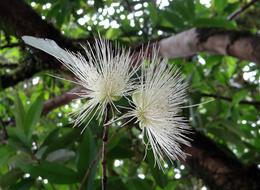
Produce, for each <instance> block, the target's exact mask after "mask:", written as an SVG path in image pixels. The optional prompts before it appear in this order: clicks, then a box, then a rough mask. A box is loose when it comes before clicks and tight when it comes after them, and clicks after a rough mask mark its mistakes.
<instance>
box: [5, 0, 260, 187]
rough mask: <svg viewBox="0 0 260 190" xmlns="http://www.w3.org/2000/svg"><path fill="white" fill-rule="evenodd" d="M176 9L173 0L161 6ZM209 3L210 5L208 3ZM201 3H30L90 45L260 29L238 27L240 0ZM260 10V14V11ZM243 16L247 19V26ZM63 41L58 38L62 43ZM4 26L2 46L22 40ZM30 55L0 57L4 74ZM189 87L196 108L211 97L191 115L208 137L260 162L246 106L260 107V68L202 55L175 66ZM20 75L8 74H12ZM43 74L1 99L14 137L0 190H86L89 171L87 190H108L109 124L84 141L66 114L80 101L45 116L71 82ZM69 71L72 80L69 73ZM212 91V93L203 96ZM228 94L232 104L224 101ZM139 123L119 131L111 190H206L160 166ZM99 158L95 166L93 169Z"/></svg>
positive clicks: (258, 133)
mask: <svg viewBox="0 0 260 190" xmlns="http://www.w3.org/2000/svg"><path fill="white" fill-rule="evenodd" d="M163 2H168V1H163ZM201 2H202V1H201ZM201 2H200V1H198V0H194V1H193V0H174V1H169V2H168V3H165V4H164V6H163V4H162V3H161V4H155V3H154V1H147V2H146V1H132V0H131V1H130V0H129V1H128V0H125V1H122V2H121V1H120V2H119V1H118V2H114V1H112V0H108V1H101V0H88V1H84V0H75V1H71V0H33V1H31V0H27V3H28V4H30V5H31V6H32V7H33V8H34V9H35V10H36V11H37V12H38V13H39V14H40V15H42V18H43V19H46V20H48V21H49V22H51V23H53V24H54V25H55V26H56V27H57V28H58V29H59V30H60V31H62V33H63V34H64V35H65V36H69V37H72V38H86V37H91V36H92V35H97V33H98V32H99V33H100V35H101V36H102V37H105V38H108V39H111V40H117V41H119V42H120V43H122V44H124V45H127V46H137V45H138V44H140V43H142V42H147V41H148V40H152V39H157V38H159V37H163V36H168V35H170V34H172V33H177V32H181V31H183V30H185V29H189V28H191V27H221V28H227V29H240V28H245V25H243V24H244V23H246V27H247V28H249V29H250V30H251V31H256V30H257V28H256V23H252V20H251V19H250V20H247V18H246V17H242V18H241V19H240V20H239V21H238V22H236V21H228V20H227V16H228V15H230V14H231V13H232V12H234V11H235V10H236V9H238V8H239V7H240V6H241V2H240V1H238V0H221V1H219V0H212V1H211V5H209V6H208V5H205V4H202V3H201ZM258 9H259V7H258ZM243 19H244V20H243ZM54 40H55V39H54ZM19 41H20V39H17V38H16V37H14V36H13V35H12V34H10V33H8V30H6V29H5V28H3V29H1V30H0V44H1V45H5V44H13V43H17V42H19ZM25 56H26V53H25V51H24V50H23V49H20V48H18V47H11V48H4V49H1V50H0V67H1V64H4V63H6V62H12V63H13V62H14V63H15V62H19V61H20V60H21V59H23V58H24V57H25ZM169 64H175V65H177V66H179V67H180V68H181V70H182V72H183V73H184V75H185V77H186V78H187V80H188V81H189V83H190V103H191V104H197V103H201V102H205V101H207V100H211V99H212V98H211V97H210V96H211V95H212V96H213V97H215V99H214V101H211V102H209V103H207V104H202V105H199V106H197V107H192V108H190V109H186V110H185V111H184V114H185V115H187V116H188V117H190V120H191V125H192V127H194V128H195V129H197V130H200V131H203V132H204V134H206V135H207V136H209V137H210V138H211V139H212V140H214V141H215V142H217V143H219V144H220V145H221V147H223V149H229V150H231V151H232V152H233V153H234V155H233V156H236V157H238V158H239V160H240V161H241V162H243V163H253V162H255V161H256V160H259V159H260V155H259V152H260V128H259V127H260V115H259V105H258V107H257V106H256V105H254V104H244V103H242V101H253V100H254V101H260V94H259V82H260V80H259V74H260V73H259V69H258V68H257V65H256V64H255V63H251V62H250V63H249V62H247V61H240V60H237V59H235V58H232V57H228V56H217V55H208V54H205V53H201V54H199V55H197V56H195V57H193V58H191V59H174V60H170V61H169ZM10 72H12V68H4V67H3V68H2V67H1V68H0V73H1V74H5V73H10ZM48 74H50V72H49V71H47V72H42V73H39V74H38V75H37V76H34V78H32V79H28V80H26V81H24V82H22V83H19V84H18V85H17V86H16V87H14V88H9V89H6V90H5V91H1V92H0V102H1V103H0V127H1V130H2V131H3V132H2V135H3V136H4V132H5V131H6V132H7V134H8V139H4V138H3V139H2V142H1V144H0V155H1V156H0V176H1V177H0V187H1V188H2V189H23V190H25V189H60V190H63V189H64V190H65V189H71V190H74V189H78V188H79V187H80V184H81V183H82V180H83V179H84V176H85V174H86V171H87V170H89V174H88V178H87V180H86V181H85V182H84V183H83V188H84V189H100V178H101V167H100V162H99V161H100V155H99V152H100V147H101V137H102V127H101V126H100V123H99V121H94V120H93V121H92V122H91V123H90V126H89V127H88V129H87V130H86V131H85V132H84V134H80V132H81V130H80V128H71V123H70V122H71V120H72V118H71V116H70V115H68V113H69V112H70V111H71V110H73V109H75V108H76V107H78V106H80V105H81V102H80V101H78V100H76V101H74V102H72V103H70V104H68V105H66V106H63V107H60V108H58V109H56V110H53V111H52V112H50V113H49V114H48V115H47V116H42V115H41V112H42V109H43V103H44V101H45V100H48V99H51V98H52V97H54V96H56V95H59V94H62V93H63V92H65V91H68V90H69V89H71V87H72V84H69V83H67V82H64V81H60V80H57V79H55V78H53V77H50V76H49V75H48ZM61 74H64V73H61ZM205 94H206V95H207V96H205ZM222 97H230V99H229V100H225V99H223V98H222ZM139 135H140V132H139V131H138V129H137V128H135V127H131V126H125V127H123V128H121V127H120V123H117V124H115V125H113V126H112V127H111V130H110V136H109V137H110V141H109V149H108V157H107V162H108V171H109V176H110V177H109V181H108V185H109V189H115V190H116V189H120V190H123V189H126V190H130V189H131V190H132V189H136V190H138V189H142V190H145V189H149V190H150V189H154V190H160V189H166V190H168V189H190V187H191V186H194V187H196V188H197V189H200V188H202V187H203V186H204V184H203V183H202V182H201V180H199V179H197V178H194V177H193V176H192V175H191V173H190V171H189V170H188V169H187V168H185V167H184V166H183V165H182V164H181V163H179V162H175V163H174V166H173V168H174V170H173V169H172V166H171V164H170V163H169V164H168V165H165V171H164V172H162V171H160V170H158V167H154V160H153V159H152V156H151V155H150V154H151V152H150V151H148V153H147V156H146V158H145V159H144V160H143V156H144V154H145V147H144V145H143V144H142V142H141V140H140V138H138V136H139ZM93 161H96V163H94V164H93Z"/></svg>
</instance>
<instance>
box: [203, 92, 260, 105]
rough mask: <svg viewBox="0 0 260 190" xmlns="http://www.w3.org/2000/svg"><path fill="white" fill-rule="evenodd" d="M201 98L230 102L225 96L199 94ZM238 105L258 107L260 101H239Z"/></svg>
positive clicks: (230, 99)
mask: <svg viewBox="0 0 260 190" xmlns="http://www.w3.org/2000/svg"><path fill="white" fill-rule="evenodd" d="M200 95H201V96H205V97H213V98H216V99H221V100H225V101H229V102H231V101H232V98H230V97H225V96H219V95H216V94H206V93H200ZM239 104H246V105H253V106H260V101H247V100H241V101H240V102H239Z"/></svg>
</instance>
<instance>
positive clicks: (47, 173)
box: [24, 161, 80, 184]
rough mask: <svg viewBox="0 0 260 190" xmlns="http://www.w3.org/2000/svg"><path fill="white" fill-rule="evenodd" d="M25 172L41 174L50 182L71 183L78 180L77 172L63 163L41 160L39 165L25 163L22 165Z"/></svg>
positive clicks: (32, 174)
mask: <svg viewBox="0 0 260 190" xmlns="http://www.w3.org/2000/svg"><path fill="white" fill-rule="evenodd" d="M24 169H25V170H26V172H27V173H29V174H30V175H31V176H33V177H35V178H36V177H38V176H41V177H42V178H45V179H48V180H49V182H50V183H56V184H72V183H77V182H79V181H80V180H79V178H78V175H77V173H76V172H75V171H74V170H72V169H70V168H67V167H65V166H64V165H61V164H57V163H52V162H47V161H42V162H41V163H40V164H39V165H36V166H34V165H27V166H26V167H24Z"/></svg>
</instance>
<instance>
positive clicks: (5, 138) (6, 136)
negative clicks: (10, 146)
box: [0, 118, 8, 143]
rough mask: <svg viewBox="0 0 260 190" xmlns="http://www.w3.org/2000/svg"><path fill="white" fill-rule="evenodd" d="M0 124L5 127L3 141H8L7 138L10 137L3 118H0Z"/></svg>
mask: <svg viewBox="0 0 260 190" xmlns="http://www.w3.org/2000/svg"><path fill="white" fill-rule="evenodd" d="M0 124H1V125H2V126H3V129H2V141H3V143H6V140H7V139H8V133H7V130H6V126H5V123H4V122H3V121H2V119H1V118H0Z"/></svg>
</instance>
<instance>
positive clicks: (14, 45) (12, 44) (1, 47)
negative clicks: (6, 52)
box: [0, 43, 20, 49]
mask: <svg viewBox="0 0 260 190" xmlns="http://www.w3.org/2000/svg"><path fill="white" fill-rule="evenodd" d="M19 45H20V43H9V44H6V45H3V46H0V49H5V48H13V47H17V46H19Z"/></svg>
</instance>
